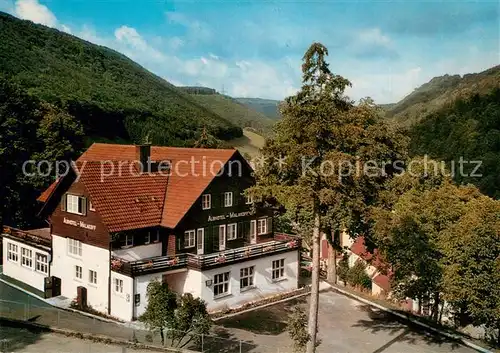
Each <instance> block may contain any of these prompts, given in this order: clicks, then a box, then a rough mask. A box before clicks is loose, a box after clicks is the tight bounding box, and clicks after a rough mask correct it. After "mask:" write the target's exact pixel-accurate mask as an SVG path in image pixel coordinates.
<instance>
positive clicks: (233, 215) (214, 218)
mask: <svg viewBox="0 0 500 353" xmlns="http://www.w3.org/2000/svg"><path fill="white" fill-rule="evenodd" d="M254 214H255V211H254V210H252V211H245V212H230V213H227V214H222V215H219V216H208V222H213V221H224V220H226V219H231V218H240V217H246V216H252V215H254Z"/></svg>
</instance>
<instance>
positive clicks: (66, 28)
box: [61, 25, 73, 34]
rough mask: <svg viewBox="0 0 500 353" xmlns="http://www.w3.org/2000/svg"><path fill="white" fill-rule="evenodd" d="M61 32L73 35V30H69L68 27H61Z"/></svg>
mask: <svg viewBox="0 0 500 353" xmlns="http://www.w3.org/2000/svg"><path fill="white" fill-rule="evenodd" d="M61 30H63V31H64V32H66V33H69V34H72V33H73V32H72V31H71V28H69V27H68V26H66V25H61Z"/></svg>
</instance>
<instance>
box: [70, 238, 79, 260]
mask: <svg viewBox="0 0 500 353" xmlns="http://www.w3.org/2000/svg"><path fill="white" fill-rule="evenodd" d="M68 252H69V253H70V254H72V255H77V256H82V242H81V241H80V240H76V239H71V238H68Z"/></svg>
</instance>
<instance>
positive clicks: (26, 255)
mask: <svg viewBox="0 0 500 353" xmlns="http://www.w3.org/2000/svg"><path fill="white" fill-rule="evenodd" d="M32 256H33V253H32V251H31V250H30V249H26V248H23V247H21V265H23V266H26V267H33V260H32V259H31V257H32Z"/></svg>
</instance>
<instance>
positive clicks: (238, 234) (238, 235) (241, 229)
mask: <svg viewBox="0 0 500 353" xmlns="http://www.w3.org/2000/svg"><path fill="white" fill-rule="evenodd" d="M237 228H238V230H237V233H236V235H237V238H243V236H244V234H243V222H239V223H238V226H237Z"/></svg>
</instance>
